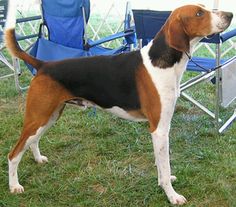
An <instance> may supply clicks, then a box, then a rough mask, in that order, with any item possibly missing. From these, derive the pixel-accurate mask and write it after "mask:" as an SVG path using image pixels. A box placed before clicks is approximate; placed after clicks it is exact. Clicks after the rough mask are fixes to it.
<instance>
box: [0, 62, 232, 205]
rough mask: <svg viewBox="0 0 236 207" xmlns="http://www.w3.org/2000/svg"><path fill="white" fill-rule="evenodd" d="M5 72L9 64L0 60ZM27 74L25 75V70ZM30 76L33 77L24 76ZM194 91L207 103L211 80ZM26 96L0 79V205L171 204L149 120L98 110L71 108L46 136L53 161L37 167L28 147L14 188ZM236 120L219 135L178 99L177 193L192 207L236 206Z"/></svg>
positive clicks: (174, 136) (174, 138) (174, 141)
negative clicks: (13, 190) (12, 156)
mask: <svg viewBox="0 0 236 207" xmlns="http://www.w3.org/2000/svg"><path fill="white" fill-rule="evenodd" d="M1 70H3V65H1ZM23 76H24V75H23ZM23 78H24V79H26V80H29V79H30V78H31V76H30V75H26V76H24V77H23ZM202 86H203V88H204V90H199V89H198V88H196V89H195V90H193V91H194V94H195V96H198V98H200V99H202V100H205V99H206V97H211V96H212V94H213V93H214V90H213V85H212V84H211V83H209V82H208V83H205V84H203V85H202ZM24 97H25V94H24V95H23V98H22V96H19V95H18V93H17V92H16V90H15V88H14V80H13V78H8V79H5V80H1V81H0V171H1V173H0V189H1V190H0V206H1V207H18V206H20V207H26V206H27V207H29V206H30V207H39V206H40V207H41V206H45V207H60V206H71V207H75V206H89V207H90V206H108V207H110V206H114V207H115V206H122V207H126V206H127V207H128V206H138V207H141V206H153V207H165V206H171V205H170V204H169V202H168V201H167V198H166V196H165V194H164V193H163V191H162V190H161V189H160V187H158V186H157V172H156V168H155V166H154V157H153V148H152V143H151V138H150V135H149V133H148V130H147V127H148V125H147V123H133V122H129V121H125V120H121V119H119V118H116V117H114V116H112V115H110V114H107V113H104V112H102V111H100V110H98V111H97V114H96V115H95V116H94V115H93V110H92V109H89V110H86V111H83V110H80V109H78V108H77V107H74V106H67V107H66V110H65V112H64V114H63V116H62V117H61V119H60V120H59V121H58V122H57V124H56V125H55V126H54V127H53V128H51V129H50V130H49V132H48V133H46V135H45V136H43V138H42V140H41V144H40V146H41V151H42V153H43V154H44V155H46V156H48V158H49V163H47V164H45V165H39V164H36V163H35V162H34V160H33V157H32V154H31V152H30V151H28V152H27V153H26V154H25V156H24V157H23V159H22V162H21V164H20V167H19V179H20V182H21V184H22V185H23V186H24V187H25V193H23V194H22V195H11V194H10V193H9V190H8V174H7V173H8V166H7V154H8V152H9V150H10V149H11V147H12V146H13V145H14V144H15V142H16V140H17V138H18V136H19V133H20V130H21V127H22V119H23V110H24V102H22V101H23V100H24ZM235 132H236V124H233V125H232V126H231V127H230V128H229V129H228V130H227V131H226V132H225V133H224V134H223V135H221V136H217V135H216V134H215V133H214V125H213V122H212V120H211V118H209V117H208V116H206V115H204V114H203V113H202V112H201V111H200V110H199V109H197V108H195V107H193V106H191V104H190V103H189V102H186V101H184V100H183V99H179V101H178V103H177V108H176V112H175V115H174V118H173V121H172V128H171V133H170V137H171V139H170V140H171V143H170V146H171V165H172V171H173V173H174V174H175V175H176V176H177V178H178V180H177V181H176V182H175V183H174V187H175V189H176V190H177V192H179V193H181V194H183V195H185V196H186V198H187V199H188V203H187V205H186V206H196V207H199V206H202V207H205V206H209V207H210V206H212V207H217V206H219V207H224V206H225V207H235V206H236V196H235V195H236V194H235V192H236V137H235Z"/></svg>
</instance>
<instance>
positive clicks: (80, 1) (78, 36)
mask: <svg viewBox="0 0 236 207" xmlns="http://www.w3.org/2000/svg"><path fill="white" fill-rule="evenodd" d="M42 12H43V19H44V24H45V25H46V26H47V28H48V33H49V39H50V40H51V41H52V42H55V43H58V44H61V45H64V46H68V47H73V48H79V49H83V46H84V30H85V24H86V22H87V21H88V19H89V15H90V1H89V0H42Z"/></svg>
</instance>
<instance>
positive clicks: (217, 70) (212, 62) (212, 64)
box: [133, 10, 236, 133]
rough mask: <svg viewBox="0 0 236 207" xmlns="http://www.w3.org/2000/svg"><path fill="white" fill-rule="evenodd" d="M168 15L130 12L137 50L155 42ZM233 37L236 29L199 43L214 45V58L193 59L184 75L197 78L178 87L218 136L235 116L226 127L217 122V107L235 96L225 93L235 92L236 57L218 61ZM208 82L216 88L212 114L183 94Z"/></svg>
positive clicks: (232, 117)
mask: <svg viewBox="0 0 236 207" xmlns="http://www.w3.org/2000/svg"><path fill="white" fill-rule="evenodd" d="M170 13H171V11H153V10H133V16H134V22H135V30H136V35H137V39H138V45H139V48H142V47H143V46H145V45H146V44H147V43H148V42H149V41H151V40H152V39H153V38H154V36H155V35H156V33H157V32H158V31H159V30H160V29H161V27H162V26H163V25H164V23H165V21H166V19H167V18H168V17H169V15H170ZM235 36H236V29H233V30H231V31H229V32H225V33H222V34H217V35H214V36H212V37H209V38H204V39H202V40H201V42H204V43H211V44H215V45H216V58H209V57H192V58H191V59H190V61H189V63H188V65H187V71H194V72H197V73H198V74H199V75H197V76H196V77H194V78H192V79H190V80H188V81H186V82H184V83H182V84H181V86H180V89H181V95H182V96H183V97H184V98H185V99H187V100H189V101H190V102H192V103H193V104H194V105H196V106H197V107H199V108H200V109H201V110H203V111H204V112H205V113H207V114H208V115H210V116H211V117H212V118H214V119H215V123H216V128H217V131H218V132H220V133H221V132H223V130H224V129H226V128H227V127H228V126H229V125H230V123H231V122H232V121H233V120H234V119H235V118H236V110H235V112H234V114H233V115H232V116H231V117H230V118H229V119H228V120H226V121H225V123H223V122H222V120H221V119H220V107H221V106H223V107H227V106H228V105H229V104H230V103H231V102H232V101H233V100H234V99H235V98H236V92H235V93H228V92H227V91H232V89H233V88H236V67H235V66H236V57H234V58H232V59H229V60H227V59H221V55H220V46H221V44H222V43H224V42H226V41H227V40H229V39H230V38H233V37H235ZM229 74H231V79H229V78H228V77H229ZM232 74H234V75H232ZM211 78H213V79H214V82H215V85H216V104H215V110H214V113H213V112H212V111H210V110H209V109H208V108H207V107H205V106H204V105H203V104H201V103H200V102H199V101H197V100H195V99H193V98H192V97H191V96H189V95H188V94H187V93H185V90H187V89H189V88H191V87H192V86H194V85H196V84H198V83H200V82H203V81H205V80H209V79H211ZM229 83H231V84H229ZM222 86H225V87H222ZM233 90H234V89H233ZM222 123H223V124H222Z"/></svg>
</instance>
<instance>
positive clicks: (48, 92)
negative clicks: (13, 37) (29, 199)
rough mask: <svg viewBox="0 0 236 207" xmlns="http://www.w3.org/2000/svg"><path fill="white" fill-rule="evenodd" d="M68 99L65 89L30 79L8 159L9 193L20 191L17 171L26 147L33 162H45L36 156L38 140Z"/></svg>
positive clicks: (41, 157)
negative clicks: (16, 137) (21, 122)
mask: <svg viewBox="0 0 236 207" xmlns="http://www.w3.org/2000/svg"><path fill="white" fill-rule="evenodd" d="M45 83H47V84H45ZM70 98H71V95H70V94H69V93H68V92H67V91H65V89H63V88H62V87H61V86H60V85H58V84H57V83H56V82H54V81H52V80H48V78H47V77H36V78H35V79H33V81H32V83H31V87H30V89H29V92H28V97H27V104H26V113H25V119H24V126H23V130H22V133H21V136H20V139H19V140H18V142H17V144H16V146H15V147H14V148H13V149H12V151H11V152H10V153H9V155H8V164H9V187H10V191H11V192H12V193H22V192H23V191H24V188H23V187H22V186H21V185H20V184H19V181H18V174H17V168H18V165H19V163H20V160H21V158H22V156H23V154H24V152H25V151H26V150H27V149H28V148H29V147H31V149H32V151H33V154H34V157H35V160H36V161H37V162H44V161H46V160H47V158H46V157H45V156H42V155H41V154H40V151H39V148H38V142H39V138H40V136H42V135H43V133H44V132H45V131H46V130H47V129H48V128H49V127H50V126H51V125H52V123H53V122H55V121H56V119H57V118H58V117H59V115H60V113H61V112H62V110H63V108H64V102H65V101H66V100H68V99H70Z"/></svg>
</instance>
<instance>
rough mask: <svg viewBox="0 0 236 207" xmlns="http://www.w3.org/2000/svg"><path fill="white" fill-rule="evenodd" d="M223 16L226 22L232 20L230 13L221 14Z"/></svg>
mask: <svg viewBox="0 0 236 207" xmlns="http://www.w3.org/2000/svg"><path fill="white" fill-rule="evenodd" d="M223 16H224V18H225V19H226V20H227V21H229V22H230V21H231V20H232V19H233V16H234V15H233V13H232V12H224V13H223Z"/></svg>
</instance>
